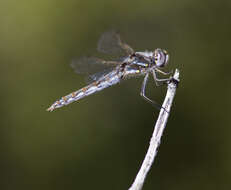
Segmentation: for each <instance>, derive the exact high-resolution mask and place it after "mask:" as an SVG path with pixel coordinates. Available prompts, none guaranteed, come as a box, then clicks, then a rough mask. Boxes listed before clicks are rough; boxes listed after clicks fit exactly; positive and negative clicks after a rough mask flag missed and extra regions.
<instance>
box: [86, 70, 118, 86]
mask: <svg viewBox="0 0 231 190" xmlns="http://www.w3.org/2000/svg"><path fill="white" fill-rule="evenodd" d="M114 69H115V68H107V69H105V70H103V71H99V72H97V73H94V74H92V75H89V76H87V77H86V83H87V84H91V83H93V82H95V81H98V80H100V79H102V78H103V77H104V76H105V75H107V74H108V73H110V72H112V71H113V70H114Z"/></svg>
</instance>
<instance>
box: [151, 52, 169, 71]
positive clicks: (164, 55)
mask: <svg viewBox="0 0 231 190" xmlns="http://www.w3.org/2000/svg"><path fill="white" fill-rule="evenodd" d="M153 56H154V61H155V64H156V66H157V67H164V66H165V65H167V63H168V60H169V54H168V52H167V51H166V50H164V49H160V48H158V49H155V51H154V54H153Z"/></svg>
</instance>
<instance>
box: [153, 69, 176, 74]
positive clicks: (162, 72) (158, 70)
mask: <svg viewBox="0 0 231 190" xmlns="http://www.w3.org/2000/svg"><path fill="white" fill-rule="evenodd" d="M155 70H156V71H157V72H159V73H161V74H163V75H170V74H172V73H173V70H171V71H170V72H167V73H166V72H164V71H161V70H160V69H157V68H155Z"/></svg>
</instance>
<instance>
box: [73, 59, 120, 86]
mask: <svg viewBox="0 0 231 190" xmlns="http://www.w3.org/2000/svg"><path fill="white" fill-rule="evenodd" d="M120 63H121V62H119V61H105V60H103V59H100V58H96V57H82V58H78V59H73V60H72V62H71V67H72V68H73V69H74V71H75V72H76V73H77V74H87V75H88V76H87V77H86V82H87V84H89V83H91V82H93V81H96V80H98V79H100V78H101V77H103V76H104V75H106V74H107V73H109V72H111V71H112V70H113V69H114V68H115V67H116V66H117V65H119V64H120Z"/></svg>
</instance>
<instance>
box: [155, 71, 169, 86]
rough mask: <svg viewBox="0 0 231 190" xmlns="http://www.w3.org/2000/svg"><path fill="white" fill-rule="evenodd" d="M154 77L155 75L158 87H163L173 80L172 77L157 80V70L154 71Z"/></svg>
mask: <svg viewBox="0 0 231 190" xmlns="http://www.w3.org/2000/svg"><path fill="white" fill-rule="evenodd" d="M152 75H153V78H154V81H155V83H156V86H161V85H163V84H165V83H166V82H168V81H169V80H171V77H170V78H165V79H159V78H157V76H156V72H155V70H153V71H152Z"/></svg>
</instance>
